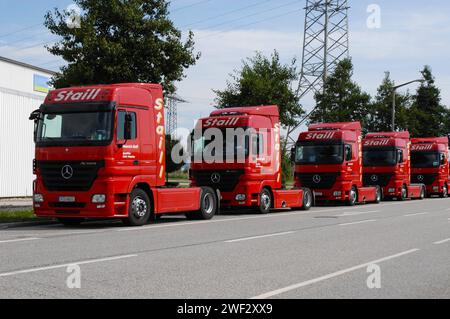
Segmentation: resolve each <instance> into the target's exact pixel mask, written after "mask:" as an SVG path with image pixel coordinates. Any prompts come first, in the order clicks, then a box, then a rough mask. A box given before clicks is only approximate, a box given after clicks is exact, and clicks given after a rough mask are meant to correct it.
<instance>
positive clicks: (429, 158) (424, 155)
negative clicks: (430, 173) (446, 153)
mask: <svg viewBox="0 0 450 319" xmlns="http://www.w3.org/2000/svg"><path fill="white" fill-rule="evenodd" d="M439 158H440V155H439V153H438V152H417V151H416V152H411V166H412V167H418V168H426V167H429V168H431V167H439Z"/></svg>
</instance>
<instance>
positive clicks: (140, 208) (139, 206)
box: [131, 196, 148, 218]
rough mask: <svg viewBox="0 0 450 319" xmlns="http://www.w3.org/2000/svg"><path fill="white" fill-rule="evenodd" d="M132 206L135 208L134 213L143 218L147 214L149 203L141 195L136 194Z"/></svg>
mask: <svg viewBox="0 0 450 319" xmlns="http://www.w3.org/2000/svg"><path fill="white" fill-rule="evenodd" d="M131 207H132V210H133V214H134V215H135V216H136V217H138V218H142V217H144V216H145V215H146V214H147V210H148V207H147V203H146V202H145V200H144V199H142V198H141V197H140V196H136V197H135V198H134V199H133V203H132V205H131Z"/></svg>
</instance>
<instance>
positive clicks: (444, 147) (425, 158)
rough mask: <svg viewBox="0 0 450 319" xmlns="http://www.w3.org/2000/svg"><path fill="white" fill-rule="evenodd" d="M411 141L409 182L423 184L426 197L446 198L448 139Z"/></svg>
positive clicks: (418, 139)
mask: <svg viewBox="0 0 450 319" xmlns="http://www.w3.org/2000/svg"><path fill="white" fill-rule="evenodd" d="M411 141H412V146H411V166H412V173H411V181H412V182H413V183H423V184H425V185H426V188H427V195H428V196H431V195H439V196H441V197H448V186H449V176H448V175H449V163H448V160H449V151H448V138H447V137H432V138H413V139H412V140H411Z"/></svg>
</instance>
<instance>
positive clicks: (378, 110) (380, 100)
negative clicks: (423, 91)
mask: <svg viewBox="0 0 450 319" xmlns="http://www.w3.org/2000/svg"><path fill="white" fill-rule="evenodd" d="M394 85H395V83H394V82H393V81H392V80H391V78H390V74H389V72H386V76H385V77H384V79H383V82H382V83H381V85H380V86H379V87H378V90H377V95H376V96H375V98H374V100H373V102H372V104H371V106H370V110H369V114H368V116H369V118H368V121H367V122H366V129H367V131H368V132H389V131H391V130H392V99H393V96H392V94H393V88H394ZM395 102H396V103H395V104H396V107H395V109H396V112H395V124H396V129H397V130H399V131H402V130H408V121H409V112H410V107H411V95H410V94H409V93H406V94H401V93H398V92H397V94H396V95H395Z"/></svg>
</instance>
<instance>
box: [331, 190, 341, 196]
mask: <svg viewBox="0 0 450 319" xmlns="http://www.w3.org/2000/svg"><path fill="white" fill-rule="evenodd" d="M333 196H334V197H340V196H342V192H341V191H336V192H334V193H333Z"/></svg>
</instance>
